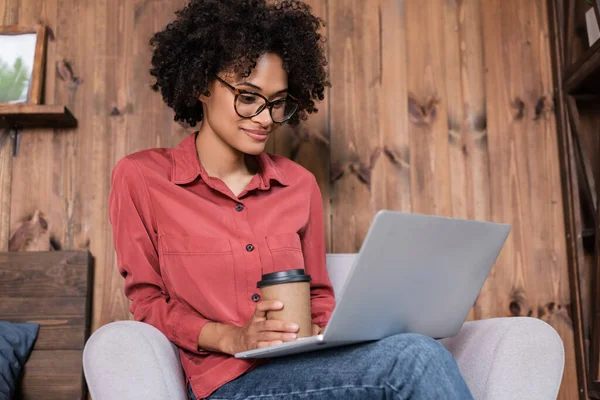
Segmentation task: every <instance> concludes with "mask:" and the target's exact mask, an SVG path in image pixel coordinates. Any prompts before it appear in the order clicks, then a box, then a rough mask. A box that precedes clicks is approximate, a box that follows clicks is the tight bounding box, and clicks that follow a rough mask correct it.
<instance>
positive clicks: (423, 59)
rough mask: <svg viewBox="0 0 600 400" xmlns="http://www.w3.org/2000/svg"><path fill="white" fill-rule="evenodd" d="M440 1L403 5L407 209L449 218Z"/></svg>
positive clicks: (450, 210) (442, 8)
mask: <svg viewBox="0 0 600 400" xmlns="http://www.w3.org/2000/svg"><path fill="white" fill-rule="evenodd" d="M444 3H445V2H444V1H439V0H436V1H426V2H416V1H407V2H406V3H405V7H406V40H407V43H408V45H407V53H408V56H407V62H408V64H407V70H408V73H407V85H408V96H409V98H408V114H409V116H410V124H409V134H410V160H411V162H410V168H411V170H410V172H411V174H410V178H411V197H412V210H413V212H415V213H423V214H434V215H447V216H450V215H451V214H452V201H451V191H450V168H449V166H450V161H449V144H448V113H447V110H448V109H447V107H448V106H447V105H448V102H447V100H446V84H445V75H444V74H445V68H443V67H442V66H443V65H444V59H445V51H444V28H445V26H444V23H443V21H444V11H445V7H444ZM430 21H436V23H431V22H430ZM424 27H427V29H424Z"/></svg>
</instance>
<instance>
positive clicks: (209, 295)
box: [109, 133, 335, 398]
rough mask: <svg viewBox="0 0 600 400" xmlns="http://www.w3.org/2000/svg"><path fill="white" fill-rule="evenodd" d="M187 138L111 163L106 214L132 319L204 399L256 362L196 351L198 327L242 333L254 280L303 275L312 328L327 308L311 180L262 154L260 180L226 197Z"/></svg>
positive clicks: (328, 289)
mask: <svg viewBox="0 0 600 400" xmlns="http://www.w3.org/2000/svg"><path fill="white" fill-rule="evenodd" d="M195 138H196V134H195V133H194V134H191V135H189V136H188V137H187V138H185V139H184V140H183V141H182V142H181V144H179V146H177V147H176V148H174V149H162V148H159V149H150V150H144V151H141V152H138V153H135V154H132V155H129V156H127V157H125V158H123V159H122V160H121V161H119V162H118V163H117V165H116V166H115V168H114V170H113V173H112V181H111V193H110V200H109V213H110V221H111V224H112V227H113V237H114V243H115V250H116V253H117V263H118V266H119V272H120V273H121V275H122V276H123V277H124V278H125V295H126V296H127V297H128V298H129V299H130V300H131V306H130V310H131V312H132V313H133V316H134V318H135V319H136V320H137V321H143V322H146V323H148V324H151V325H153V326H155V327H156V328H158V329H159V330H160V331H161V332H163V333H164V334H165V335H166V336H167V337H168V338H169V340H171V341H172V342H173V343H175V344H176V345H177V346H178V347H179V348H180V358H181V364H182V365H183V369H184V370H185V373H186V376H187V382H190V383H191V385H192V389H193V390H194V393H195V395H196V397H197V398H204V397H207V396H209V395H210V394H211V393H212V392H213V391H215V390H216V389H218V388H219V387H221V386H222V385H224V384H225V383H227V382H229V381H231V380H233V379H235V378H237V377H238V376H240V375H242V374H243V373H244V372H246V371H248V370H250V369H252V368H254V367H256V366H257V365H259V363H261V362H264V361H260V360H240V359H236V358H234V357H233V356H230V355H228V354H222V353H215V352H208V351H205V350H202V349H199V348H198V336H199V334H200V330H201V329H202V327H203V326H204V325H205V324H206V323H208V322H210V321H214V322H220V323H226V324H232V325H236V326H243V325H244V324H245V323H246V322H247V321H248V320H249V319H250V318H251V316H252V314H253V313H254V309H255V306H256V301H258V295H259V294H260V292H259V289H257V288H256V283H257V282H258V281H259V280H260V279H261V275H262V274H264V273H270V272H274V271H279V270H287V269H296V268H304V269H305V270H306V272H307V273H308V274H310V275H311V276H312V281H311V300H312V301H311V303H312V319H313V323H314V324H317V325H319V326H324V325H325V324H326V323H327V322H328V321H329V317H330V316H331V312H332V311H333V308H334V305H335V300H334V297H333V288H332V286H331V282H330V281H329V276H328V275H327V269H326V265H325V240H324V229H323V209H322V203H321V192H320V190H319V186H318V185H317V182H316V179H315V177H314V175H313V174H311V173H310V172H309V171H307V170H306V169H304V168H303V167H302V166H300V165H299V164H297V163H295V162H293V161H291V160H289V159H287V158H285V157H281V156H277V155H272V154H267V153H265V152H263V153H261V154H260V155H258V156H257V157H258V161H259V165H260V171H259V172H258V173H257V174H256V175H255V176H254V177H253V178H252V180H251V182H250V183H249V184H248V186H247V188H246V189H245V190H244V191H243V192H241V193H240V194H239V195H238V196H237V197H236V196H235V195H234V194H233V193H232V192H231V190H230V189H229V188H228V187H227V186H226V185H225V183H224V182H223V181H222V180H220V179H218V178H213V177H209V176H208V175H207V173H206V171H205V170H204V168H203V167H202V165H201V164H200V162H199V160H198V156H197V153H196V146H195Z"/></svg>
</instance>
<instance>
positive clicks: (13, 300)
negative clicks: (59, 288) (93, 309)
mask: <svg viewBox="0 0 600 400" xmlns="http://www.w3.org/2000/svg"><path fill="white" fill-rule="evenodd" d="M0 315H1V316H2V318H4V319H8V320H16V319H19V320H20V321H32V320H36V319H46V318H50V319H62V318H69V317H82V316H83V315H85V297H47V298H39V297H38V298H35V297H34V298H31V297H2V304H0Z"/></svg>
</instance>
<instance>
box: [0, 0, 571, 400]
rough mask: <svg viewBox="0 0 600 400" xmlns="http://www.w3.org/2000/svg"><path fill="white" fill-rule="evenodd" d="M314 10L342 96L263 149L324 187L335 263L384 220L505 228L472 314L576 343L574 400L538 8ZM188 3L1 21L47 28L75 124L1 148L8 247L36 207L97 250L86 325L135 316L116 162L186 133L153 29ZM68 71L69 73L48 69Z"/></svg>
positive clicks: (75, 242)
mask: <svg viewBox="0 0 600 400" xmlns="http://www.w3.org/2000/svg"><path fill="white" fill-rule="evenodd" d="M308 2H309V3H310V4H311V5H312V6H313V7H314V10H315V12H316V13H317V14H319V15H320V16H321V17H323V18H324V19H325V20H326V21H327V28H326V34H327V36H328V39H329V41H328V51H329V57H330V74H331V81H332V84H333V86H332V88H331V89H330V90H329V91H328V93H327V96H326V100H325V102H324V103H322V104H321V107H320V111H319V113H318V114H317V115H316V116H313V118H312V119H311V120H310V121H309V122H308V123H306V124H304V125H302V126H300V127H298V128H295V129H290V128H285V129H283V130H282V131H281V132H279V133H278V134H277V135H276V136H275V137H274V138H273V140H271V141H270V143H269V145H268V146H269V147H268V149H269V150H270V151H275V152H277V153H279V154H283V155H286V156H288V157H290V158H292V159H294V160H296V161H298V162H300V163H301V164H303V165H305V166H306V167H308V168H309V169H310V170H311V171H313V172H314V173H315V175H316V176H317V178H318V179H319V182H320V184H321V188H322V192H323V200H324V204H325V212H326V213H327V215H328V216H329V218H326V221H327V222H326V227H325V229H326V231H327V238H328V247H327V248H328V251H331V252H353V251H356V250H357V249H358V248H359V246H360V244H361V243H362V240H363V238H364V235H365V234H366V231H367V229H368V226H369V224H370V221H371V218H372V216H373V215H374V213H375V212H376V211H377V210H379V209H381V208H389V209H396V210H403V211H413V212H421V213H432V214H439V215H454V216H457V217H465V218H476V219H484V220H492V221H500V222H508V223H511V224H512V225H513V230H512V233H511V235H510V237H509V239H508V242H507V244H506V246H505V248H504V250H503V252H502V254H501V256H500V258H499V261H498V263H497V265H496V266H495V268H494V269H493V271H492V273H491V275H490V277H489V279H488V280H487V282H486V284H485V286H484V288H483V290H482V293H481V295H480V296H479V298H478V300H477V302H476V304H475V306H474V308H473V310H472V312H471V314H470V318H471V319H480V318H489V317H500V316H516V315H529V316H533V317H538V318H541V319H543V320H545V321H547V322H549V323H550V324H551V325H553V326H554V327H555V328H556V329H557V330H558V332H559V333H560V335H561V337H562V338H563V340H564V342H565V347H566V368H565V374H564V380H563V384H562V387H561V393H560V398H561V399H575V398H576V397H577V396H578V395H577V379H576V373H575V361H574V353H573V332H572V327H571V323H570V315H569V314H570V294H569V285H568V277H567V262H566V250H565V233H564V226H563V216H562V209H563V208H562V198H561V187H560V179H559V159H558V154H557V143H556V124H555V118H554V113H553V110H554V106H553V100H552V99H553V87H552V74H551V61H550V44H549V33H548V20H547V10H546V1H545V0H532V1H527V2H525V1H520V0H486V1H484V0H449V1H448V0H427V1H419V0H369V1H368V2H366V1H362V0H344V1H342V0H310V1H308ZM183 4H184V0H177V1H173V2H163V1H148V0H125V1H122V0H102V1H100V0H94V1H93V0H61V1H60V2H59V1H58V0H0V20H1V21H2V22H3V23H4V24H11V23H19V24H31V23H34V22H36V21H38V20H39V21H42V22H44V23H46V24H48V25H49V26H50V27H51V29H52V33H53V34H52V35H50V37H51V40H50V42H49V48H48V73H47V81H46V86H45V88H46V99H47V101H48V102H57V103H64V104H67V105H68V106H69V107H71V109H72V110H73V112H74V114H75V115H76V117H77V118H78V119H79V128H78V129H77V130H73V131H59V130H57V131H52V130H35V131H33V130H30V131H27V132H26V133H25V135H24V137H23V140H22V144H21V153H20V154H19V156H18V157H16V158H14V159H11V157H10V150H9V149H8V147H9V145H10V142H9V141H8V140H7V139H6V136H5V135H4V136H2V138H1V140H0V223H1V224H2V225H1V229H0V239H1V240H2V241H1V243H0V246H5V243H6V239H5V238H6V237H7V236H8V232H9V230H10V228H11V227H14V226H15V224H16V223H17V222H18V221H19V220H20V219H21V218H23V217H24V216H26V215H27V214H31V213H32V212H33V211H34V210H35V209H36V208H39V209H41V210H42V211H43V212H45V213H46V215H47V216H48V219H49V221H50V224H51V231H52V234H53V236H54V237H55V238H56V240H57V241H58V242H59V243H60V244H61V246H62V248H63V249H89V250H90V251H91V253H92V254H93V255H94V256H95V258H96V276H95V293H94V323H93V327H94V329H96V328H98V327H99V326H101V325H103V324H105V323H107V322H110V321H113V320H118V319H124V318H128V317H129V314H128V311H127V300H126V299H125V298H124V296H123V294H122V279H121V277H120V276H119V274H118V272H117V269H116V267H115V257H114V252H113V248H112V238H111V234H110V226H109V223H108V218H107V197H108V191H109V179H110V171H111V168H112V166H113V165H114V164H115V163H116V161H117V160H118V159H120V158H121V157H122V156H124V155H126V154H128V153H130V152H133V151H136V150H139V149H143V148H147V147H154V146H173V145H175V144H177V143H178V142H179V141H180V140H181V138H183V136H184V135H185V134H186V132H187V131H186V130H185V129H184V128H182V127H181V126H179V125H178V124H175V123H173V122H172V112H171V111H170V110H169V109H167V108H166V106H164V105H163V103H162V100H161V99H160V96H159V95H157V94H154V93H152V92H151V91H150V89H149V88H148V85H149V83H150V82H151V80H150V77H149V76H148V74H147V70H148V65H149V59H150V54H149V49H148V45H147V42H148V39H149V37H150V35H151V34H152V32H154V31H156V30H158V29H161V28H162V27H163V26H164V25H165V24H166V23H167V22H168V21H169V20H170V19H171V18H172V16H173V11H174V10H176V9H177V8H179V7H181V6H182V5H183ZM65 63H66V65H68V66H70V67H71V69H72V71H73V74H72V75H71V74H70V73H68V72H67V73H65V72H63V73H62V74H57V73H56V66H57V65H65ZM61 70H62V71H65V69H64V68H62V69H61ZM67 71H68V70H67Z"/></svg>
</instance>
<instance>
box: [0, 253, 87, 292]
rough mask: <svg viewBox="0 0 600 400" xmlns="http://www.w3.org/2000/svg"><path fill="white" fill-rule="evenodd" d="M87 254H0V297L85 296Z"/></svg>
mask: <svg viewBox="0 0 600 400" xmlns="http://www.w3.org/2000/svg"><path fill="white" fill-rule="evenodd" d="M88 264H89V254H88V253H85V252H31V253H29V252H27V253H0V293H2V296H22V297H25V296H29V297H52V296H85V295H86V294H87V289H88V288H87V282H88V276H87V275H88Z"/></svg>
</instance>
